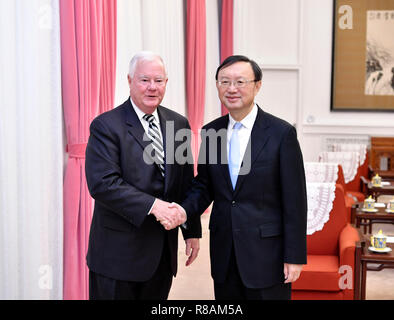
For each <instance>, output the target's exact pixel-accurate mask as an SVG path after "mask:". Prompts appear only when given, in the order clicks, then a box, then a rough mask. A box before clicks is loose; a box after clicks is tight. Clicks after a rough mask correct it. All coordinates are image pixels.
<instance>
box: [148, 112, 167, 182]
mask: <svg viewBox="0 0 394 320" xmlns="http://www.w3.org/2000/svg"><path fill="white" fill-rule="evenodd" d="M143 118H144V120H146V121H148V124H149V128H148V133H147V134H148V137H149V139H151V140H152V147H153V149H154V151H155V152H154V155H153V159H154V160H155V163H156V164H157V165H158V166H159V168H160V173H161V175H162V176H163V177H164V170H165V169H164V148H163V141H162V140H161V137H160V131H159V130H160V129H159V127H158V125H157V124H156V121H155V116H154V115H152V114H146V115H144V117H143Z"/></svg>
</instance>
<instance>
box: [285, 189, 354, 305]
mask: <svg viewBox="0 0 394 320" xmlns="http://www.w3.org/2000/svg"><path fill="white" fill-rule="evenodd" d="M358 240H359V237H358V232H357V230H356V229H355V228H353V227H352V226H351V225H350V224H349V223H348V221H347V212H346V206H345V193H344V190H343V187H342V186H341V185H339V184H336V189H335V200H334V202H333V208H332V210H331V212H330V217H329V220H328V221H327V222H326V223H325V224H324V226H323V229H322V230H320V231H316V232H315V233H313V234H311V235H308V236H307V244H308V247H307V253H308V257H307V259H308V260H307V265H305V266H304V268H303V271H302V273H301V276H300V278H299V279H298V280H297V281H295V282H294V283H293V285H292V299H294V300H317V299H323V300H351V299H353V296H354V289H353V288H354V262H355V261H354V260H355V259H354V258H355V245H356V242H357V241H358ZM341 267H342V268H341ZM341 272H342V273H341ZM341 277H343V278H341ZM344 279H346V280H347V281H344ZM341 283H343V284H344V285H341ZM349 287H350V288H349Z"/></svg>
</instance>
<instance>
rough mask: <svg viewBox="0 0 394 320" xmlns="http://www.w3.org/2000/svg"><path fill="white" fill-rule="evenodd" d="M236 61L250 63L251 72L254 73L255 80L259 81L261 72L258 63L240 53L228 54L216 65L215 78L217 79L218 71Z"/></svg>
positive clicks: (261, 76)
mask: <svg viewBox="0 0 394 320" xmlns="http://www.w3.org/2000/svg"><path fill="white" fill-rule="evenodd" d="M236 62H248V63H250V65H251V67H252V69H253V73H254V80H255V81H260V80H261V79H262V78H263V72H262V71H261V68H260V67H259V65H258V64H257V63H256V62H255V61H254V60H252V59H249V58H248V57H246V56H241V55H235V56H229V57H227V58H226V59H225V60H224V61H223V62H222V63H221V65H220V66H219V67H218V69H217V70H216V75H215V79H216V80H218V74H219V71H220V70H222V69H223V68H226V67H228V66H231V65H232V64H234V63H236Z"/></svg>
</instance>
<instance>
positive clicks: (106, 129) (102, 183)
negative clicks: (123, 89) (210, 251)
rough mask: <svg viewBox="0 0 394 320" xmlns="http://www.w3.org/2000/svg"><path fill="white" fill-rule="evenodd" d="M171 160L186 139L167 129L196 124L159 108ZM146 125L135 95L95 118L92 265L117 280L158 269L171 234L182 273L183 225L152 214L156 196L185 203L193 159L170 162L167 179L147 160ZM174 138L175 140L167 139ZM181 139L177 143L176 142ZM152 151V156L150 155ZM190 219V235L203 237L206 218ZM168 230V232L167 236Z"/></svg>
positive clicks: (90, 171) (90, 158) (90, 149)
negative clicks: (166, 222) (180, 227)
mask: <svg viewBox="0 0 394 320" xmlns="http://www.w3.org/2000/svg"><path fill="white" fill-rule="evenodd" d="M157 111H158V114H159V117H160V125H161V131H162V135H163V140H164V145H165V146H170V148H169V149H166V159H167V158H169V157H170V156H172V157H173V154H170V153H174V152H175V151H176V148H177V147H178V146H179V145H181V144H182V143H185V141H187V140H186V137H185V139H184V140H183V141H174V140H175V138H174V135H171V136H169V137H167V132H166V128H167V127H168V126H171V127H170V128H172V127H174V130H175V132H177V130H179V129H188V128H190V126H189V123H188V121H187V119H186V118H184V117H183V116H181V115H179V114H178V113H176V112H174V111H171V110H169V109H167V108H164V107H162V106H159V107H158V108H157ZM144 132H145V131H144V129H143V127H142V125H141V122H140V120H139V119H138V117H137V114H136V113H135V111H134V109H133V107H132V105H131V102H130V99H128V100H127V101H126V102H125V103H124V104H123V105H120V106H119V107H117V108H115V109H113V110H111V111H108V112H106V113H103V114H101V115H99V116H98V117H97V118H95V119H94V120H93V121H92V123H91V126H90V137H89V141H88V145H87V149H86V166H85V169H86V179H87V184H88V188H89V192H90V194H91V195H92V197H93V198H94V199H95V207H94V213H93V219H92V224H91V229H90V236H89V248H88V253H87V264H88V267H89V268H90V270H92V271H94V272H96V273H99V274H102V275H104V276H107V277H110V278H112V279H116V280H124V281H146V280H149V279H150V278H151V277H152V275H153V273H154V272H155V270H156V268H157V266H158V264H159V261H160V258H161V254H162V250H163V245H164V241H167V240H165V239H168V244H169V248H170V254H171V265H172V273H173V275H174V276H175V275H176V272H177V245H178V228H176V229H173V230H170V231H166V230H165V229H164V228H163V227H162V225H161V224H160V223H159V222H158V221H156V219H155V217H154V216H153V215H147V213H148V212H149V210H150V209H151V207H152V205H153V202H154V200H155V198H159V199H162V200H165V201H169V202H172V201H174V202H177V203H180V202H181V201H182V200H183V198H184V194H185V190H186V189H187V188H188V187H189V185H190V182H191V179H192V178H193V164H192V163H190V164H184V165H181V164H178V163H177V162H176V161H174V162H175V163H167V162H168V161H166V165H165V178H163V177H162V175H161V173H160V171H159V168H158V166H157V165H156V164H154V163H153V164H147V162H146V159H145V160H144V155H143V152H144V149H145V148H146V147H147V145H148V144H149V141H144V139H143V135H144ZM167 140H170V141H167ZM174 144H175V145H174ZM145 156H146V155H145ZM192 220H193V219H190V220H189V221H188V229H187V230H182V231H183V235H184V238H185V239H186V238H199V237H201V224H200V218H199V217H196V218H195V219H194V221H192ZM166 234H167V237H165V235H166Z"/></svg>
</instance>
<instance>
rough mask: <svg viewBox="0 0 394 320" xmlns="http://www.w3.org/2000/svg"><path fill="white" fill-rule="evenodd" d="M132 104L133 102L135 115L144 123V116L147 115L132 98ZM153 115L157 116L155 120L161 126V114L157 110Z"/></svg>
mask: <svg viewBox="0 0 394 320" xmlns="http://www.w3.org/2000/svg"><path fill="white" fill-rule="evenodd" d="M130 102H131V105H132V106H133V108H134V111H135V113H136V114H137V117H138V119H140V121H141V122H142V121H146V120H144V119H143V117H144V115H145V114H146V113H145V112H143V111H142V110H141V109H140V108H139V107H138V106H137V105H136V104H135V103H134V101H133V99H132V98H131V97H130ZM152 114H153V115H154V116H155V120H156V121H157V123H159V124H160V118H159V114H158V112H157V108H156V109H155V111H153V113H152Z"/></svg>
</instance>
